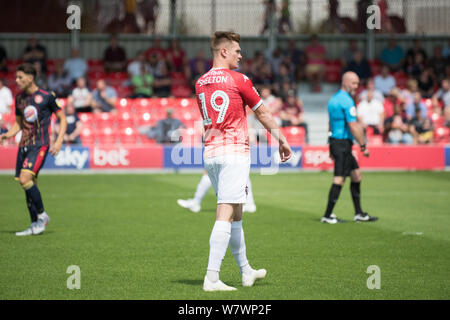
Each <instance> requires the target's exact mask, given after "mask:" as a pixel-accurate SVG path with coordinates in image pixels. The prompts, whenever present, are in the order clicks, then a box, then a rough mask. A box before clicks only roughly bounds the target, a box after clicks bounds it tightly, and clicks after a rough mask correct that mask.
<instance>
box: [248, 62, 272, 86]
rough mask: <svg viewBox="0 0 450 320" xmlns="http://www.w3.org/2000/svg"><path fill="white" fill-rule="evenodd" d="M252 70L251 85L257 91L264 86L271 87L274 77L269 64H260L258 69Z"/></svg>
mask: <svg viewBox="0 0 450 320" xmlns="http://www.w3.org/2000/svg"><path fill="white" fill-rule="evenodd" d="M254 70H255V73H254V75H253V84H254V86H255V88H256V89H257V90H260V88H262V87H266V86H270V87H272V84H273V81H274V77H273V73H272V68H271V67H270V64H269V63H265V64H262V65H261V67H260V68H258V69H256V68H255V69H254Z"/></svg>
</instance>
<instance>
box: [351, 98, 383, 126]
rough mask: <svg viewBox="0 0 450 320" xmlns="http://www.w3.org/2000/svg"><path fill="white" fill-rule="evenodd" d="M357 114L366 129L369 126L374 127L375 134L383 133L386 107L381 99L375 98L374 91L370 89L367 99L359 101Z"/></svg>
mask: <svg viewBox="0 0 450 320" xmlns="http://www.w3.org/2000/svg"><path fill="white" fill-rule="evenodd" d="M357 115H358V120H359V123H360V124H361V126H362V127H363V128H364V131H366V130H367V128H372V129H373V133H374V134H381V133H382V132H383V124H384V107H383V104H382V103H381V102H380V101H379V100H377V99H374V97H373V91H368V92H367V97H366V99H364V100H362V101H361V102H360V103H359V105H358V109H357Z"/></svg>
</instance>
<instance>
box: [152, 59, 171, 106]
mask: <svg viewBox="0 0 450 320" xmlns="http://www.w3.org/2000/svg"><path fill="white" fill-rule="evenodd" d="M171 85H172V79H171V78H170V75H169V70H168V68H167V64H166V63H162V64H161V68H160V70H159V72H157V73H155V75H154V81H153V93H154V95H155V96H156V97H159V98H167V97H170V96H171V94H172V92H171Z"/></svg>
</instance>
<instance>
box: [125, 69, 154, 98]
mask: <svg viewBox="0 0 450 320" xmlns="http://www.w3.org/2000/svg"><path fill="white" fill-rule="evenodd" d="M153 80H154V78H153V75H152V74H151V73H149V72H148V71H147V69H146V68H145V65H143V64H141V74H140V75H138V76H133V77H132V78H131V85H132V86H133V88H134V95H133V98H150V97H151V96H152V95H153Z"/></svg>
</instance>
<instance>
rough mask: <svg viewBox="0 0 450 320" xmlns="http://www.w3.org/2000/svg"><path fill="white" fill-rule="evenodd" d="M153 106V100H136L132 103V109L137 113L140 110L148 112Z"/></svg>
mask: <svg viewBox="0 0 450 320" xmlns="http://www.w3.org/2000/svg"><path fill="white" fill-rule="evenodd" d="M153 105H154V102H153V99H148V98H138V99H134V101H133V109H134V110H135V112H139V111H140V110H149V109H150V108H151V107H152V106H153Z"/></svg>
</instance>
